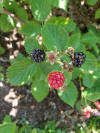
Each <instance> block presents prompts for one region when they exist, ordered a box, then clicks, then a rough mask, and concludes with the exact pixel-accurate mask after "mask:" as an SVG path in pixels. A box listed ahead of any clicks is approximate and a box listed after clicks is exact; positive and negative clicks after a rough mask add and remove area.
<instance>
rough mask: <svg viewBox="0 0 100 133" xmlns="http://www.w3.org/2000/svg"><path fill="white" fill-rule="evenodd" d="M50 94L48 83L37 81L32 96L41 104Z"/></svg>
mask: <svg viewBox="0 0 100 133" xmlns="http://www.w3.org/2000/svg"><path fill="white" fill-rule="evenodd" d="M48 93H49V86H48V83H47V82H45V81H44V80H40V81H35V82H33V84H32V94H33V96H34V98H35V99H36V101H37V102H41V101H42V100H44V98H45V97H46V96H47V95H48Z"/></svg>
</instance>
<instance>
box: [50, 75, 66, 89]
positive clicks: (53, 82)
mask: <svg viewBox="0 0 100 133" xmlns="http://www.w3.org/2000/svg"><path fill="white" fill-rule="evenodd" d="M64 81H65V77H64V74H63V73H62V72H51V73H50V74H49V77H48V83H49V84H50V87H51V88H52V89H56V90H58V89H59V88H60V87H62V86H63V84H64Z"/></svg>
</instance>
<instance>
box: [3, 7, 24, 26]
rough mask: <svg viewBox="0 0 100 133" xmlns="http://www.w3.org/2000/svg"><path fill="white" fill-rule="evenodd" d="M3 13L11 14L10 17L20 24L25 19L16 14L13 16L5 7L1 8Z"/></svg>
mask: <svg viewBox="0 0 100 133" xmlns="http://www.w3.org/2000/svg"><path fill="white" fill-rule="evenodd" d="M3 13H4V14H7V15H9V16H11V17H12V18H14V19H15V20H16V21H18V22H19V23H20V24H25V21H23V20H21V19H20V18H18V17H17V16H15V15H14V14H13V13H11V12H9V11H8V10H6V9H3Z"/></svg>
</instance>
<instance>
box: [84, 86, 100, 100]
mask: <svg viewBox="0 0 100 133" xmlns="http://www.w3.org/2000/svg"><path fill="white" fill-rule="evenodd" d="M84 93H86V95H85V98H86V99H87V100H89V101H91V102H95V101H97V100H99V99H100V88H99V86H98V87H97V88H95V87H92V88H87V89H86V90H85V91H84ZM84 93H83V94H84Z"/></svg>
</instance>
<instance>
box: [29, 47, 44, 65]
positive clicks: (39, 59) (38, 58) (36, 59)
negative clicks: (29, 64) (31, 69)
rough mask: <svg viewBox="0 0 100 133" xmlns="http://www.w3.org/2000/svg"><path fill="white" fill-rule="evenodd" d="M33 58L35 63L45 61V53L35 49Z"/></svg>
mask: <svg viewBox="0 0 100 133" xmlns="http://www.w3.org/2000/svg"><path fill="white" fill-rule="evenodd" d="M31 58H32V60H33V61H34V62H37V63H39V62H42V61H44V59H45V52H44V50H41V49H34V50H33V51H32V53H31Z"/></svg>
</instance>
